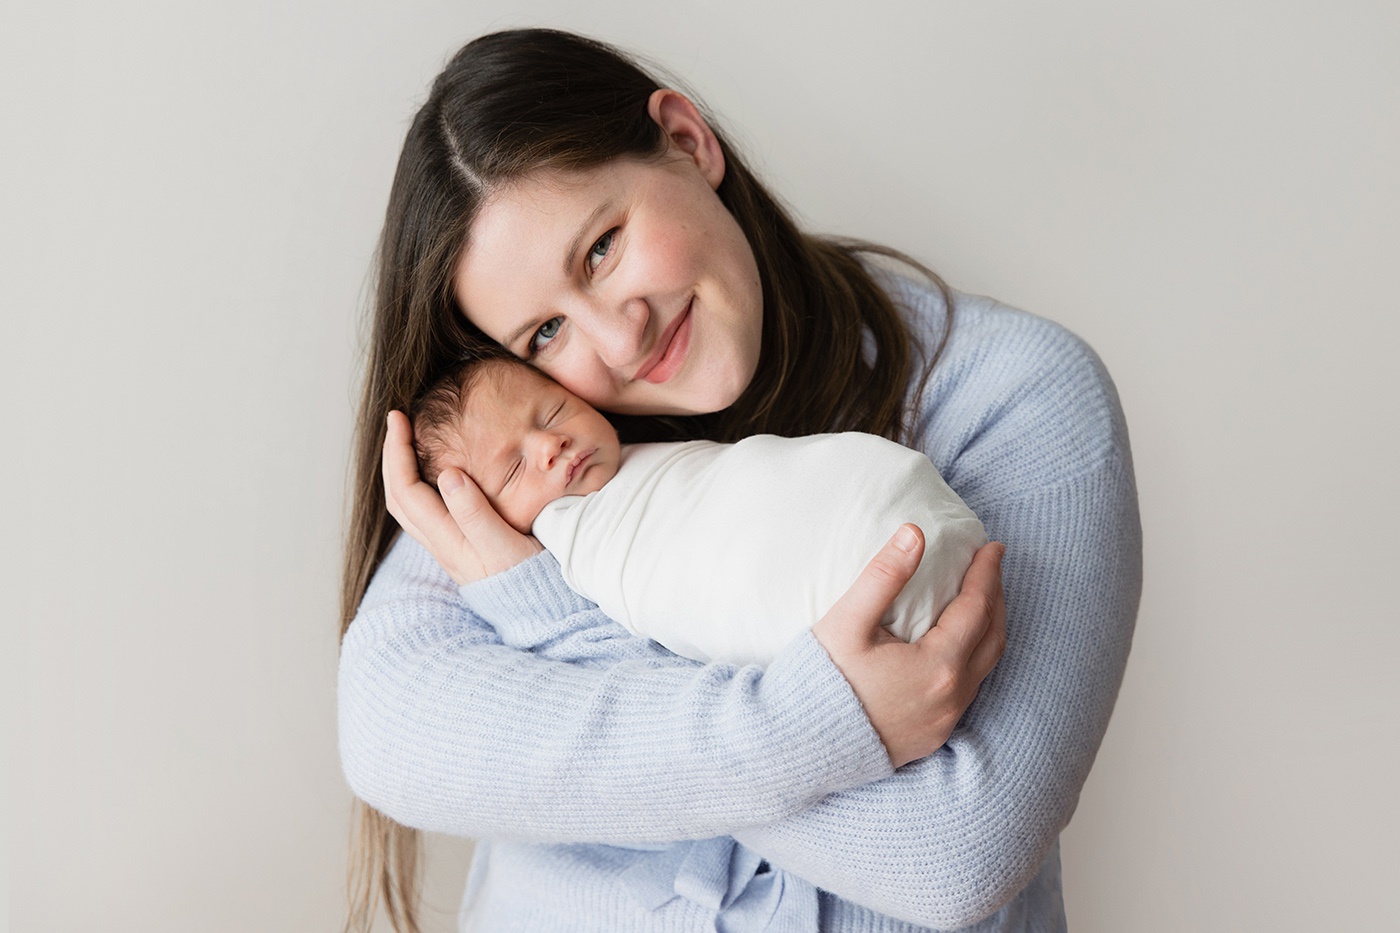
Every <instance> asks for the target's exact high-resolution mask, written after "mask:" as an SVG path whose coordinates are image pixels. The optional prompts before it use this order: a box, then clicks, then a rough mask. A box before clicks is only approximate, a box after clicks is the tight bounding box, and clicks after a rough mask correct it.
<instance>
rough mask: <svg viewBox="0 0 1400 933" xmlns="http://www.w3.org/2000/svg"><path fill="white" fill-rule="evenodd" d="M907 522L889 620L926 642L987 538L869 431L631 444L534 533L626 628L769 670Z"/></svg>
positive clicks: (941, 487)
mask: <svg viewBox="0 0 1400 933" xmlns="http://www.w3.org/2000/svg"><path fill="white" fill-rule="evenodd" d="M904 522H913V523H914V524H916V525H918V526H919V527H920V528H921V529H922V530H923V532H924V537H925V540H926V542H927V546H926V549H925V551H924V557H923V561H922V563H920V565H919V569H918V572H917V573H916V574H915V576H914V579H913V580H911V581H910V582H909V584H908V585H907V586H906V587H905V588H904V591H903V592H902V593H901V594H900V596H899V598H898V599H897V600H896V602H895V604H894V606H893V608H892V610H891V612H890V614H889V616H888V617H887V618H886V619H885V624H886V625H887V626H888V627H889V628H890V630H891V631H892V632H894V634H895V635H897V636H898V637H900V638H903V639H905V640H906V641H912V640H913V639H915V638H918V637H919V636H920V635H922V634H924V632H926V631H928V629H929V627H930V626H931V625H932V623H933V620H934V619H936V618H937V616H938V613H939V612H941V611H942V609H943V607H944V606H946V605H947V604H948V603H949V602H950V601H951V600H952V598H953V597H954V596H956V595H957V593H958V590H959V588H960V586H961V583H962V577H963V573H964V572H965V571H966V570H967V567H968V564H969V563H970V562H971V561H972V555H973V553H974V552H975V551H976V550H977V548H979V547H981V546H982V545H983V544H985V543H986V541H987V535H986V532H985V530H984V529H983V527H982V523H981V522H980V521H978V520H977V516H976V515H974V514H973V513H972V511H971V510H970V509H969V508H968V507H967V506H966V505H964V504H963V501H962V500H961V499H959V498H958V496H957V494H956V493H955V492H953V490H951V489H950V488H948V484H947V483H945V482H943V478H942V477H941V476H939V475H938V471H937V470H936V469H934V466H933V464H932V463H930V462H929V459H928V458H927V457H926V456H924V455H923V454H922V453H919V452H918V451H915V450H909V449H908V448H906V447H902V446H900V445H899V444H896V443H894V442H893V441H889V440H885V439H884V438H881V437H876V436H874V435H870V434H857V433H847V434H818V435H813V436H809V437H800V438H783V437H775V436H773V435H766V434H765V435H758V436H755V437H749V438H745V439H744V440H741V441H739V442H738V443H737V444H718V443H715V442H713V441H688V442H685V443H676V444H635V445H631V446H627V447H624V448H623V451H622V465H621V467H620V468H619V470H618V473H617V476H616V477H614V478H613V479H612V481H611V482H609V483H608V484H607V485H606V486H604V487H603V488H602V489H601V490H599V491H597V492H594V493H591V494H589V495H587V496H565V497H564V498H562V499H557V500H555V501H554V502H551V503H550V504H549V505H547V506H545V508H544V511H543V512H541V513H540V516H539V517H538V518H537V519H535V525H534V529H533V531H534V534H535V536H536V537H538V538H539V540H540V543H542V544H543V545H544V546H545V547H547V548H548V549H549V550H550V551H551V552H553V554H554V555H555V557H557V558H558V560H559V564H560V566H561V567H562V568H563V572H564V579H565V580H566V581H567V582H568V584H569V586H571V587H572V588H573V589H574V590H576V591H577V592H579V593H581V594H582V595H584V596H586V597H587V598H589V599H591V600H593V601H594V602H595V603H597V604H598V606H599V607H600V608H601V609H602V610H603V611H604V612H606V613H607V614H608V615H609V616H610V617H612V618H613V619H614V620H616V621H617V622H619V623H621V624H622V625H623V626H625V627H626V628H627V629H629V630H630V631H632V632H633V633H635V634H637V635H641V636H644V637H646V638H651V639H654V640H656V641H657V642H659V643H661V644H662V645H665V646H666V647H667V648H669V649H670V650H671V651H674V652H675V653H676V654H680V655H685V656H686V657H690V658H695V659H696V660H700V661H711V660H717V661H728V662H731V663H735V664H751V663H757V664H766V663H768V662H769V661H771V660H772V659H773V658H774V657H776V656H777V655H778V653H779V652H780V651H782V649H783V648H784V646H786V645H787V643H788V642H790V641H791V640H792V639H793V638H794V637H795V636H797V635H798V634H799V633H801V632H802V631H804V630H806V629H808V628H810V627H811V626H812V625H813V624H814V623H815V622H816V621H817V620H818V619H820V618H821V617H822V616H823V615H825V614H826V611H827V609H829V608H831V605H832V604H833V603H834V602H836V600H837V599H838V598H839V597H840V596H841V594H843V593H844V592H845V591H846V590H847V589H848V588H849V587H850V585H851V584H852V583H853V582H854V581H855V578H856V575H857V574H859V572H860V571H861V569H862V568H863V567H864V566H865V565H866V564H867V563H868V562H869V561H870V558H872V557H874V556H875V553H876V552H877V551H879V549H880V548H881V547H882V546H883V545H884V544H885V542H887V541H888V540H889V539H890V537H891V536H892V535H893V534H894V532H895V529H897V528H898V527H899V526H900V525H901V524H902V523H904Z"/></svg>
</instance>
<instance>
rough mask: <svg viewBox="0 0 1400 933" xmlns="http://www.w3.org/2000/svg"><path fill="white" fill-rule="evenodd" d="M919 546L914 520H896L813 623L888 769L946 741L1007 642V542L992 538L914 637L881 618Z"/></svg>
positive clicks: (906, 579) (921, 540) (908, 575)
mask: <svg viewBox="0 0 1400 933" xmlns="http://www.w3.org/2000/svg"><path fill="white" fill-rule="evenodd" d="M923 553H924V536H923V533H922V532H921V531H919V529H918V527H917V526H915V525H903V526H901V527H900V529H899V531H898V532H896V533H895V536H894V537H893V538H892V539H891V540H890V542H889V543H888V544H886V545H885V546H884V548H882V549H881V551H880V553H879V554H876V555H875V557H874V559H873V560H871V561H870V563H869V564H868V565H867V566H866V568H865V570H863V571H861V574H860V576H859V577H857V578H856V582H855V583H854V584H853V585H852V586H851V588H850V589H849V590H847V591H846V594H845V595H844V596H842V597H841V598H840V599H839V600H837V602H836V604H835V605H834V606H832V607H831V609H830V610H829V611H828V612H827V614H826V615H825V616H823V617H822V618H821V620H820V621H819V622H817V624H816V625H815V626H813V627H812V634H813V635H815V636H816V638H817V641H818V642H820V643H821V646H822V647H823V648H825V649H826V652H827V654H829V655H830V656H831V660H832V661H833V662H834V663H835V664H836V667H837V668H838V669H839V670H840V671H841V673H842V674H843V675H844V676H845V678H846V680H847V681H848V682H849V683H850V685H851V689H852V690H854V691H855V694H856V697H857V698H858V699H859V700H860V702H861V705H862V706H864V707H865V714H866V715H867V716H868V717H870V724H871V725H872V726H874V727H875V731H876V732H877V733H878V734H879V736H880V741H882V742H884V743H885V750H886V751H887V752H888V753H889V756H890V761H891V763H893V764H894V766H895V767H896V768H898V767H899V766H900V765H903V764H907V763H908V762H911V761H914V760H916V759H919V758H923V757H924V756H926V755H929V754H931V753H933V752H934V751H935V750H936V749H937V748H938V747H939V746H941V745H942V744H943V743H944V742H946V741H947V740H948V736H950V735H952V733H953V727H954V726H956V725H957V724H958V720H959V719H961V718H962V714H963V712H964V711H966V710H967V708H968V706H970V705H971V704H972V700H973V698H974V697H976V696H977V688H978V687H979V686H980V685H981V684H982V680H983V679H984V678H985V677H986V676H987V674H989V673H990V672H991V670H992V667H993V666H995V665H996V663H997V661H998V660H999V659H1000V658H1001V653H1002V651H1004V650H1005V648H1006V603H1005V602H1004V600H1003V599H1002V592H1001V558H1002V555H1003V554H1005V553H1006V547H1005V546H1004V545H1002V544H998V543H996V542H992V543H990V544H987V545H984V546H983V547H982V548H981V549H979V550H978V551H977V554H976V555H975V556H974V557H973V559H972V565H971V566H970V567H968V569H967V573H966V574H964V576H963V585H962V590H961V592H959V593H958V595H957V597H956V598H955V599H954V600H953V601H952V602H951V603H949V604H948V608H946V609H944V610H943V614H942V615H940V616H939V617H938V623H937V624H936V625H935V626H934V627H933V628H931V629H929V630H928V632H927V633H926V634H925V635H924V636H923V637H922V638H920V639H919V640H918V641H916V642H913V643H912V644H909V643H906V642H904V641H901V640H900V639H898V638H896V637H895V636H894V635H891V634H890V633H889V631H888V630H886V629H885V628H884V627H882V626H881V625H880V621H881V619H882V618H883V617H884V614H885V612H886V611H887V610H888V609H889V608H890V604H891V603H893V602H894V599H895V597H896V596H898V595H899V591H900V590H902V589H904V585H905V584H906V583H908V582H909V579H910V578H911V577H912V576H913V575H914V571H915V570H916V569H918V566H919V559H920V558H921V557H922V556H923Z"/></svg>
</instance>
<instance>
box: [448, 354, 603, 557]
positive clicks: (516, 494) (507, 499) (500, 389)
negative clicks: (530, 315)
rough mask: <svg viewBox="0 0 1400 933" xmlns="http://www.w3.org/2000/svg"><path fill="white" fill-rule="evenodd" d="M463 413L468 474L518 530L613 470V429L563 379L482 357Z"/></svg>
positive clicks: (599, 486)
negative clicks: (484, 361) (481, 367)
mask: <svg viewBox="0 0 1400 933" xmlns="http://www.w3.org/2000/svg"><path fill="white" fill-rule="evenodd" d="M485 365H486V366H487V367H488V368H487V370H486V371H484V372H482V373H481V374H480V377H479V378H478V380H477V382H476V384H475V385H474V386H473V387H472V390H471V392H470V393H468V395H467V403H466V405H465V406H464V411H463V413H462V440H463V442H464V443H463V449H464V450H465V452H466V458H467V462H466V465H465V469H466V473H467V475H468V476H470V477H471V478H472V480H473V481H474V482H475V483H476V484H477V485H478V486H479V487H481V491H482V492H483V493H485V494H486V498H487V499H488V500H489V501H490V503H491V504H492V505H493V506H495V508H496V511H497V512H499V513H500V515H501V517H502V518H504V519H505V520H506V521H507V522H509V523H510V525H511V527H513V528H515V529H516V530H517V531H519V532H521V533H522V534H529V533H530V526H531V525H533V524H534V523H535V518H536V516H538V515H539V514H540V510H541V509H543V508H544V507H545V506H546V505H548V504H549V503H550V502H553V501H554V500H555V499H558V498H559V497H561V496H584V495H587V494H588V493H590V492H597V491H598V490H599V489H602V488H603V485H604V484H605V483H607V481H608V480H610V479H612V478H613V477H614V476H616V475H617V468H618V464H619V462H620V460H621V455H622V452H621V447H620V446H619V444H618V441H617V432H616V431H615V430H613V426H612V425H611V424H609V423H608V419H606V418H604V417H603V416H602V415H601V414H600V413H599V412H598V410H597V409H595V408H594V407H593V406H592V405H589V404H588V403H587V402H585V401H583V400H582V399H580V398H578V397H577V396H575V395H573V394H571V393H570V392H569V391H568V390H566V389H565V388H564V387H563V386H560V385H558V384H557V383H555V382H553V381H551V380H549V379H547V378H545V377H544V376H541V375H540V374H538V373H536V372H535V371H534V370H532V369H530V368H529V367H527V366H524V365H521V364H515V363H509V362H506V363H499V362H496V363H488V364H485Z"/></svg>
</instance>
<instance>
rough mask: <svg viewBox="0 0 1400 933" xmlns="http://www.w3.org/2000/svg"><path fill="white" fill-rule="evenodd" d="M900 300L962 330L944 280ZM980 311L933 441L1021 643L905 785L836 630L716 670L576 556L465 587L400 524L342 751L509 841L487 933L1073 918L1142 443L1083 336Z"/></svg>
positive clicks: (371, 605)
mask: <svg viewBox="0 0 1400 933" xmlns="http://www.w3.org/2000/svg"><path fill="white" fill-rule="evenodd" d="M888 284H889V285H890V287H891V291H892V292H893V293H894V294H895V297H896V298H897V299H898V300H900V301H901V302H902V303H903V304H905V305H906V306H907V307H908V308H909V311H910V314H911V316H912V319H913V320H914V322H915V325H916V326H917V327H920V328H921V329H922V331H923V332H924V333H927V334H930V335H932V336H931V339H930V340H929V341H928V342H929V343H930V344H933V343H934V342H936V339H937V332H938V329H939V328H940V327H941V326H942V321H943V317H944V315H943V306H942V303H941V301H940V300H939V298H938V296H937V293H936V292H933V291H931V290H930V289H928V288H927V287H925V286H923V285H922V284H916V283H913V282H910V281H907V280H904V279H890V280H889V282H888ZM955 302H956V315H955V323H954V326H953V330H952V336H951V338H950V340H949V342H948V345H947V348H946V350H945V352H944V355H943V358H942V359H941V360H940V361H939V363H938V365H937V366H936V367H935V369H934V375H933V377H932V378H931V379H930V380H929V384H928V386H927V388H926V390H925V393H924V400H923V408H922V413H921V418H920V421H919V424H918V431H917V432H916V437H917V446H919V447H921V448H922V449H923V450H924V451H925V452H927V454H928V455H929V457H930V458H931V459H932V460H933V463H934V465H935V466H937V467H938V469H939V471H940V472H941V473H942V474H943V476H944V478H945V479H946V480H947V482H948V483H949V485H951V486H952V487H953V489H955V490H956V491H957V492H958V494H959V495H960V496H962V497H963V499H964V500H965V501H966V502H967V503H968V505H970V506H971V507H972V508H973V510H974V511H976V513H977V514H978V516H979V517H980V518H981V519H982V521H983V523H984V524H985V525H986V526H987V531H988V533H989V534H990V535H991V536H992V538H994V539H995V540H999V541H1003V542H1005V543H1006V545H1007V554H1006V558H1005V562H1004V565H1003V570H1004V579H1005V590H1006V602H1007V649H1006V654H1005V656H1004V657H1003V658H1002V660H1001V662H1000V664H999V665H998V666H997V668H996V669H995V670H994V671H993V672H992V675H991V676H990V677H989V678H988V679H987V680H986V681H985V682H984V683H983V685H982V689H981V692H980V694H979V696H978V698H977V700H976V702H975V703H974V704H973V705H972V707H971V709H969V711H968V713H967V715H966V716H965V717H964V719H963V722H962V724H961V725H960V726H959V727H958V729H957V731H955V732H954V734H953V736H952V738H951V739H949V741H948V743H947V744H946V745H945V746H944V747H943V748H941V749H939V750H938V751H937V752H935V753H934V754H933V755H932V756H930V757H929V758H926V759H924V760H922V761H919V762H915V763H913V764H911V765H908V766H906V767H904V768H901V769H899V770H898V771H892V770H891V768H890V765H889V760H888V758H887V757H886V755H885V751H884V748H883V747H882V746H881V744H880V741H879V739H878V737H877V736H876V735H875V733H874V730H873V729H871V727H870V724H869V722H868V721H867V720H866V718H865V715H864V713H863V712H862V711H861V708H860V704H859V703H858V701H857V700H856V699H855V697H854V695H853V694H852V692H851V690H850V688H849V687H848V686H847V684H846V682H845V680H844V679H843V678H842V677H841V675H840V673H839V672H838V671H837V670H836V668H835V667H834V666H833V665H832V663H831V661H830V659H829V658H828V657H827V656H826V654H825V652H824V651H823V650H822V648H821V647H820V645H818V644H817V642H816V641H815V639H813V638H812V637H811V635H810V634H806V635H803V636H802V637H800V638H798V639H797V640H796V641H794V642H793V644H792V645H791V646H790V647H789V648H788V650H787V651H786V652H785V653H784V654H783V655H782V656H781V657H780V658H779V659H778V660H777V661H776V662H774V663H773V664H772V665H771V666H770V667H769V668H768V669H767V670H766V671H763V670H759V669H757V668H743V669H738V668H734V667H729V666H726V665H718V664H716V665H709V666H702V665H699V664H697V663H695V662H692V661H688V660H684V659H681V658H677V657H675V656H673V655H671V654H669V653H668V652H666V651H665V650H664V649H661V648H659V647H656V646H655V645H653V644H652V643H650V642H646V641H642V640H639V639H636V638H634V637H632V636H631V635H629V634H628V633H627V632H626V631H625V630H623V629H622V628H621V627H620V626H618V625H616V624H614V623H612V622H611V621H610V620H608V619H606V618H605V617H603V616H602V614H601V613H600V612H599V611H598V610H597V609H596V607H594V606H593V605H592V604H591V603H589V602H587V601H586V600H584V599H582V598H581V597H579V596H577V595H576V594H574V593H573V592H572V591H571V590H569V589H568V587H567V586H565V585H564V583H563V580H562V578H561V577H560V574H559V568H558V564H557V562H555V561H554V559H553V558H552V557H551V556H550V555H549V554H548V553H545V554H541V555H539V556H538V557H536V558H533V559H531V560H528V561H526V562H525V563H523V564H520V565H519V566H517V567H515V568H513V569H511V570H509V571H507V572H505V573H502V574H499V575H497V576H495V577H492V578H490V579H487V580H484V581H482V582H480V583H476V584H472V585H470V586H467V587H462V588H460V589H459V588H458V587H456V586H455V585H454V584H453V582H452V581H451V579H450V578H449V577H448V576H447V575H446V574H445V573H444V572H443V571H442V570H441V569H440V568H439V567H438V566H437V564H436V563H435V562H434V561H433V559H432V558H431V557H430V556H429V555H428V554H427V553H426V552H425V551H424V550H423V549H422V548H421V547H419V546H418V545H417V544H416V543H414V542H413V541H412V540H411V539H409V538H408V537H407V536H406V535H401V536H400V538H399V540H398V541H397V543H396V544H395V545H394V547H393V548H392V549H391V551H390V553H389V555H388V556H387V557H386V559H385V561H384V563H383V565H382V566H381V567H380V568H379V571H378V572H377V574H376V575H375V578H374V581H373V583H372V584H371V586H370V588H369V591H368V593H367V594H366V596H365V599H364V602H363V603H362V605H361V607H360V612H359V615H358V616H357V617H356V619H355V621H354V622H353V623H352V625H351V626H350V629H349V631H348V632H347V634H346V636H345V640H344V643H343V645H342V649H341V662H340V749H341V757H342V762H343V765H344V769H345V775H346V778H347V780H348V781H349V784H350V786H351V788H352V789H353V790H354V791H355V793H356V794H358V795H359V796H360V797H361V798H363V799H364V800H365V801H367V802H368V803H370V804H371V805H373V806H374V807H376V808H377V809H379V810H380V811H382V812H384V813H386V814H388V815H389V816H391V817H393V818H394V819H396V820H398V821H400V822H402V823H405V824H407V825H410V826H416V827H419V828H422V829H425V830H431V831H434V832H441V833H450V834H454V835H463V836H472V837H475V838H477V839H480V840H485V841H483V842H482V843H480V844H479V845H478V853H477V858H476V861H475V863H474V865H473V869H472V877H471V878H470V879H469V883H468V890H467V899H466V903H465V904H464V908H465V909H464V916H469V917H470V923H469V924H467V925H464V929H467V928H470V929H477V930H491V931H494V930H530V931H548V930H570V931H578V930H598V931H609V933H618V931H628V930H637V931H643V930H646V931H651V930H656V931H693V930H695V931H698V930H720V931H749V930H765V929H766V930H794V931H796V930H816V929H820V930H832V931H836V930H840V931H888V933H893V931H911V930H916V929H923V928H935V929H957V928H962V927H965V926H968V925H970V924H976V926H975V929H977V930H979V931H981V930H985V931H1032V930H1034V931H1041V930H1058V929H1062V928H1063V927H1064V924H1065V920H1064V911H1063V906H1062V901H1061V897H1060V875H1059V853H1058V846H1057V839H1058V836H1059V833H1060V830H1061V829H1063V828H1064V826H1065V824H1066V823H1068V822H1069V818H1070V815H1071V814H1072V813H1073V812H1074V807H1075V804H1076V802H1077V800H1078V796H1079V791H1080V788H1081V787H1082V785H1083V783H1084V779H1085V777H1086V775H1087V774H1088V771H1089V766H1090V764H1091V763H1092V762H1093V758H1094V754H1095V752H1096V751H1097V749H1098V746H1099V742H1100V740H1101V739H1102V737H1103V733H1104V729H1105V728H1106V727H1107V725H1108V718H1109V713H1110V712H1111V710H1112V708H1113V702H1114V698H1115V696H1116V695H1117V692H1118V685H1119V682H1120V680H1121V678H1122V674H1123V669H1124V665H1125V664H1126V662H1127V657H1128V648H1129V642H1130V640H1131V636H1132V629H1133V621H1134V617H1135V615H1136V611H1137V603H1138V593H1139V590H1140V584H1141V532H1140V528H1139V524H1138V511H1137V498H1136V491H1135V488H1134V484H1133V472H1132V460H1131V455H1130V453H1129V448H1128V435H1127V429H1126V426H1125V424H1124V421H1123V416H1122V412H1121V411H1120V408H1119V404H1118V399H1117V396H1116V394H1115V392H1114V389H1113V385H1112V383H1111V382H1110V380H1109V378H1108V375H1107V373H1106V372H1105V371H1104V369H1103V366H1102V365H1101V364H1100V363H1099V361H1098V359H1097V357H1095V355H1094V354H1093V352H1092V351H1091V350H1090V349H1089V348H1088V347H1087V346H1085V345H1084V344H1083V343H1082V342H1081V341H1080V340H1078V339H1077V338H1075V337H1074V336H1073V335H1071V334H1069V333H1068V332H1067V331H1065V330H1064V329H1063V328H1061V327H1059V326H1057V325H1055V324H1052V323H1049V322H1047V321H1044V320H1041V319H1039V318H1035V317H1032V316H1031V315H1028V314H1025V313H1022V312H1019V311H1014V310H1011V309H1009V308H1006V307H1004V306H1002V305H999V304H997V303H996V302H993V301H991V300H989V299H985V298H976V297H970V296H964V295H957V296H956V298H955Z"/></svg>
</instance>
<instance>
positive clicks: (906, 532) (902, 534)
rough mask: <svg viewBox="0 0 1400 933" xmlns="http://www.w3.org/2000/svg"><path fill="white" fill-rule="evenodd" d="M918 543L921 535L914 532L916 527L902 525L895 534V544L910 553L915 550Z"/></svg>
mask: <svg viewBox="0 0 1400 933" xmlns="http://www.w3.org/2000/svg"><path fill="white" fill-rule="evenodd" d="M918 545H919V536H918V535H916V534H914V529H912V528H910V527H909V526H908V525H900V526H899V531H897V532H895V534H894V546H895V547H897V548H899V549H900V550H901V551H903V552H904V553H906V554H908V553H909V552H910V551H912V550H914V548H916V547H918Z"/></svg>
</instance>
